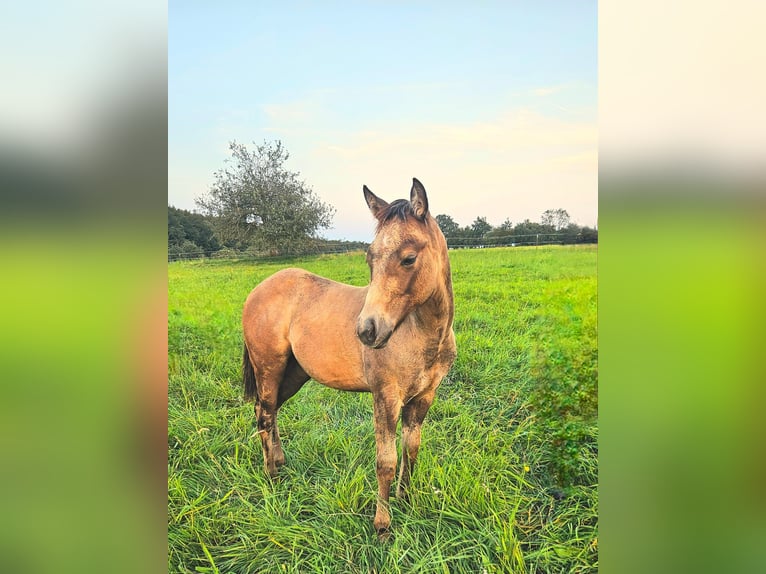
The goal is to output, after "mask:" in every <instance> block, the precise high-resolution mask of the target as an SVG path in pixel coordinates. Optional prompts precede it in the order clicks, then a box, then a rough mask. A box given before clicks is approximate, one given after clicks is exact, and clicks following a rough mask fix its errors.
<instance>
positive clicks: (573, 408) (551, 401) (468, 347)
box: [168, 246, 598, 573]
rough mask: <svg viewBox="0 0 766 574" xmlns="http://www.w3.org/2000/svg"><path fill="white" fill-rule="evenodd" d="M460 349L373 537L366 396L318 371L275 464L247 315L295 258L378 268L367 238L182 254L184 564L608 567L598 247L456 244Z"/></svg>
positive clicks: (175, 409) (179, 358)
mask: <svg viewBox="0 0 766 574" xmlns="http://www.w3.org/2000/svg"><path fill="white" fill-rule="evenodd" d="M450 259H451V261H452V273H453V279H454V289H455V305H456V316H455V333H456V336H457V344H458V358H457V360H456V362H455V365H454V366H453V368H452V370H451V372H450V373H449V375H448V376H447V377H446V378H445V380H444V381H443V383H442V385H441V386H440V387H439V391H438V392H437V397H436V400H435V402H434V405H433V407H432V408H431V410H430V412H429V414H428V417H427V418H426V422H425V424H424V427H423V441H422V445H421V450H420V455H419V458H418V463H417V466H416V468H415V474H414V477H413V481H412V485H411V490H410V493H411V496H410V500H409V502H407V503H404V502H401V501H398V500H396V499H392V504H391V507H392V510H391V513H392V520H393V537H392V539H391V540H390V541H389V542H388V543H385V544H381V543H380V542H378V540H377V537H376V536H375V533H374V532H373V527H372V517H373V514H374V509H375V493H376V488H377V487H376V480H375V471H374V467H375V463H374V458H375V443H374V436H373V426H372V404H371V396H370V395H369V394H366V393H364V394H357V393H341V392H338V391H334V390H331V389H327V388H325V387H323V386H321V385H319V384H316V383H313V382H309V383H308V384H307V385H306V386H305V387H304V388H303V389H302V390H301V392H300V393H298V394H297V395H296V396H295V397H294V398H293V399H292V400H291V401H289V402H288V403H286V404H285V405H284V406H283V408H282V409H281V411H280V415H279V423H280V431H281V435H282V441H283V445H284V448H285V453H286V456H287V465H286V466H285V467H284V468H283V469H282V471H281V475H280V479H279V480H278V481H275V482H272V481H270V480H269V479H268V478H267V477H266V475H265V474H264V471H263V459H262V455H261V447H260V440H259V438H258V437H257V435H255V434H254V431H255V428H254V420H253V415H252V405H251V404H248V403H244V402H243V401H242V398H241V397H242V388H241V378H240V362H241V351H242V335H241V329H240V313H241V309H242V304H243V302H244V300H245V297H246V296H247V294H248V293H249V292H250V290H251V289H252V288H253V287H254V286H255V285H256V284H257V283H258V282H259V281H261V280H263V279H264V278H266V277H267V276H268V275H270V274H272V273H274V272H275V271H277V270H278V269H281V268H283V267H292V266H295V267H302V268H304V269H308V270H309V271H313V272H315V273H318V274H321V275H324V276H326V277H330V278H332V279H335V280H338V281H343V282H346V283H351V284H355V285H364V284H366V282H367V278H368V270H367V266H366V264H365V262H364V255H363V254H349V255H335V256H320V257H310V258H303V259H295V260H290V261H269V262H253V261H239V262H236V261H234V262H232V261H194V262H179V263H171V264H169V270H168V275H169V319H168V320H169V325H168V338H169V374H170V382H169V384H170V386H169V407H168V409H169V412H168V449H169V458H168V539H169V555H168V564H169V570H170V571H171V572H221V573H223V572H235V573H244V572H329V573H334V572H380V573H387V572H443V573H451V572H477V573H482V572H487V573H491V572H562V573H564V572H566V573H569V572H594V571H596V570H597V568H598V524H597V506H598V494H597V478H598V471H597V456H598V452H597V427H596V411H597V347H596V345H597V336H596V248H595V246H586V247H540V248H537V249H536V248H498V249H482V250H465V251H451V252H450Z"/></svg>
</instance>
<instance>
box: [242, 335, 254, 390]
mask: <svg viewBox="0 0 766 574" xmlns="http://www.w3.org/2000/svg"><path fill="white" fill-rule="evenodd" d="M242 381H243V382H244V383H245V400H246V401H249V400H251V399H255V400H256V401H257V400H258V385H257V384H256V382H255V371H254V370H253V364H252V363H251V362H250V353H249V352H248V351H247V345H244V351H243V353H242Z"/></svg>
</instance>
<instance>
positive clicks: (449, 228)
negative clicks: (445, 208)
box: [434, 214, 460, 237]
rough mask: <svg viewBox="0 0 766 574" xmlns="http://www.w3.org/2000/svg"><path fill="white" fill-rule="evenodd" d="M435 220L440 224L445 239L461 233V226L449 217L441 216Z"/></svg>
mask: <svg viewBox="0 0 766 574" xmlns="http://www.w3.org/2000/svg"><path fill="white" fill-rule="evenodd" d="M434 219H436V223H437V224H439V229H441V230H442V233H443V234H444V235H445V237H449V236H451V235H457V234H458V233H459V232H460V226H459V225H458V224H457V222H456V221H455V220H454V219H452V218H451V217H450V216H449V215H442V214H440V215H437V216H436V217H435V218H434Z"/></svg>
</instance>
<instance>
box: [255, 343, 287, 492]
mask: <svg viewBox="0 0 766 574" xmlns="http://www.w3.org/2000/svg"><path fill="white" fill-rule="evenodd" d="M286 366H287V361H286V359H285V358H282V357H275V358H273V359H272V360H271V361H270V362H269V363H268V364H264V363H261V364H259V365H258V366H257V367H256V379H257V381H258V400H257V401H256V403H255V420H256V424H257V426H258V434H259V435H260V437H261V446H262V448H263V466H264V468H265V469H266V473H267V474H268V475H269V476H270V477H272V478H274V477H276V476H277V464H276V460H277V459H280V460H282V461H284V453H283V452H282V447H281V446H279V442H278V434H277V403H278V397H279V388H280V386H281V384H282V378H283V376H284V373H285V370H286V369H285V368H286Z"/></svg>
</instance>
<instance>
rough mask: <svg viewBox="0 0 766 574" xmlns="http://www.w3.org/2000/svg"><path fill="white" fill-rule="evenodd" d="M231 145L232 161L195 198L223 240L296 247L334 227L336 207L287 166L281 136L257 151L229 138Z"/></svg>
mask: <svg viewBox="0 0 766 574" xmlns="http://www.w3.org/2000/svg"><path fill="white" fill-rule="evenodd" d="M229 149H230V150H231V155H232V157H231V159H230V160H228V162H227V163H229V166H227V167H226V168H224V169H221V170H218V171H217V172H216V173H215V182H214V183H213V185H212V186H211V187H210V189H209V190H208V192H207V193H206V194H205V195H203V196H202V197H199V198H198V199H197V205H198V206H199V207H200V208H202V209H203V210H204V212H205V213H206V214H207V215H209V216H210V217H211V221H212V223H213V226H214V228H215V231H216V234H217V235H218V237H219V239H220V240H221V242H222V243H223V244H224V245H227V246H229V247H237V248H244V247H247V246H252V247H254V248H256V249H257V250H262V251H263V250H268V251H270V252H275V253H291V252H292V253H294V252H296V251H300V250H303V249H305V248H307V247H308V246H309V245H310V244H311V243H312V241H313V240H314V239H316V238H317V234H318V232H319V230H320V229H326V228H328V227H330V225H331V224H332V217H333V215H334V214H335V209H334V208H333V207H332V206H331V205H329V204H326V203H324V202H323V201H321V200H320V199H319V198H318V197H317V196H316V195H315V194H314V192H313V191H312V190H311V188H310V187H309V186H308V185H307V184H306V183H305V182H303V181H301V180H300V179H299V175H300V174H299V173H298V172H292V171H289V170H288V169H286V168H285V165H284V164H285V162H286V161H287V159H288V158H289V157H290V155H289V153H288V152H287V150H286V149H285V148H284V147H283V146H282V142H280V141H276V142H264V144H263V145H257V144H256V145H255V150H254V151H251V150H249V149H248V148H247V147H246V146H244V145H241V144H238V143H237V142H231V143H230V144H229Z"/></svg>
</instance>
